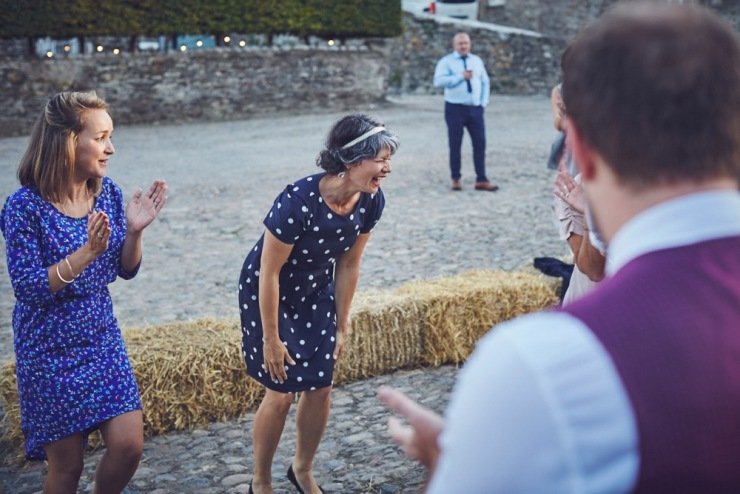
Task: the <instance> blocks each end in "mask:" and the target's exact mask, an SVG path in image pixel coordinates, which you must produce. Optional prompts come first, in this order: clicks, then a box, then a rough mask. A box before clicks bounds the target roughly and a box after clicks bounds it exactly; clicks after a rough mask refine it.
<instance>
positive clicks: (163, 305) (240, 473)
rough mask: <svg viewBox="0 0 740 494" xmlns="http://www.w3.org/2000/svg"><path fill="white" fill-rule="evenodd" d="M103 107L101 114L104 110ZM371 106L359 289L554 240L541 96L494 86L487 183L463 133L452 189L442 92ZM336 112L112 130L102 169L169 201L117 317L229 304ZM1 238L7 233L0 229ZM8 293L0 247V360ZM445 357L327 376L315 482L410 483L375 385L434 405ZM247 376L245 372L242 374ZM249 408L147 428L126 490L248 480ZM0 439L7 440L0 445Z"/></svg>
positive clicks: (450, 377) (123, 287) (15, 485)
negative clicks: (384, 149) (382, 206)
mask: <svg viewBox="0 0 740 494" xmlns="http://www.w3.org/2000/svg"><path fill="white" fill-rule="evenodd" d="M113 110H114V117H115V109H113ZM358 110H360V111H363V112H365V113H371V114H374V115H377V116H379V117H380V118H381V119H382V120H383V121H384V122H385V123H386V125H387V126H388V127H389V129H391V130H393V131H394V132H395V133H397V134H398V136H399V137H400V139H401V148H400V150H399V152H398V153H397V155H396V156H395V157H394V158H393V173H392V175H391V176H390V177H389V179H388V180H387V181H386V182H385V183H384V185H383V190H384V191H385V194H386V200H387V206H386V211H385V214H384V215H383V218H382V220H381V222H380V224H379V225H378V227H377V228H376V230H375V233H374V235H373V237H372V239H371V241H370V243H369V244H368V247H367V250H366V253H365V256H364V260H363V267H362V277H361V279H360V283H359V290H363V289H370V288H373V289H375V288H383V289H385V288H393V287H396V286H398V285H400V284H402V283H404V282H406V281H410V280H413V279H419V278H430V277H435V276H445V275H451V274H456V273H460V272H463V271H466V270H470V269H480V268H487V269H504V270H512V269H516V268H517V267H520V266H522V265H524V264H531V261H532V258H534V257H537V256H541V255H560V254H563V253H564V252H565V250H564V249H565V247H564V244H563V243H561V242H560V241H559V240H558V239H557V235H556V233H555V229H554V227H553V224H552V220H551V212H550V203H551V195H550V184H551V182H552V178H553V177H552V173H551V172H548V171H547V170H546V169H545V159H546V156H547V151H548V150H549V145H550V142H551V140H552V137H553V130H552V125H551V120H550V115H549V102H548V100H547V99H546V98H544V97H501V96H499V97H493V98H492V101H491V104H490V105H489V107H488V109H487V112H486V118H487V135H488V151H487V163H488V174H489V178H490V179H491V180H492V181H494V182H496V183H498V184H499V185H500V186H501V190H500V191H499V192H496V193H489V192H480V191H474V190H473V187H472V186H473V180H474V176H473V166H472V158H471V152H470V143H469V140H468V139H467V138H466V140H465V141H464V148H463V149H464V151H463V175H464V176H463V186H464V190H463V191H462V192H452V191H450V190H449V171H448V167H447V138H446V128H445V124H444V120H443V114H442V102H441V97H434V96H413V97H411V96H407V97H404V98H402V99H398V100H393V101H391V102H389V103H388V104H387V105H383V106H380V107H374V108H360V109H358ZM339 116H341V115H340V114H338V113H317V114H311V115H300V116H290V117H287V116H278V117H275V118H259V119H254V120H249V121H239V122H221V123H206V124H191V125H181V126H132V127H125V128H120V129H117V131H116V135H115V145H116V148H117V152H116V155H115V157H114V158H113V159H112V160H111V168H110V176H111V177H112V178H113V179H114V180H116V182H118V183H119V184H120V185H121V187H122V188H123V189H124V192H125V193H127V194H130V193H131V192H132V191H133V190H134V189H135V188H136V187H147V186H148V184H149V183H150V182H151V180H153V179H155V178H160V177H161V178H164V179H166V180H167V182H168V184H169V187H170V193H169V203H168V205H167V208H166V209H165V211H164V213H163V215H162V216H161V218H160V219H159V220H158V221H157V222H155V223H154V224H152V226H151V227H150V228H149V229H148V230H147V232H146V234H145V239H144V244H145V245H144V261H143V266H142V270H141V272H140V273H139V275H138V276H137V277H136V278H135V279H134V280H132V281H129V282H125V281H120V280H119V281H118V282H116V283H114V284H113V285H111V293H112V295H113V299H114V307H115V309H116V315H117V317H118V319H119V321H120V323H121V325H122V326H123V327H126V326H138V325H144V324H150V323H159V322H166V321H171V320H183V319H192V318H196V317H201V316H216V317H221V316H233V315H235V313H236V280H237V278H238V274H239V270H240V269H241V263H242V260H243V258H244V256H245V254H246V252H247V251H248V249H249V248H251V246H252V245H253V243H254V242H255V241H256V240H257V238H258V237H259V235H260V234H261V232H262V228H263V227H262V225H261V221H262V218H263V217H264V215H265V214H266V212H267V211H268V209H269V207H270V205H271V204H272V200H273V199H274V197H275V195H276V194H277V193H278V192H279V191H280V190H281V189H282V188H283V187H284V186H285V185H287V184H288V183H290V182H291V181H292V180H295V179H297V178H300V177H302V176H305V175H308V174H311V173H315V172H316V171H317V169H316V167H315V166H314V164H313V163H314V160H315V157H316V155H317V153H318V151H319V150H320V149H321V145H322V142H323V139H324V137H325V134H326V132H327V130H328V128H329V127H330V126H331V124H332V122H333V121H335V120H336V119H337V118H338V117H339ZM26 143H27V138H9V139H0V176H2V177H4V178H3V180H2V182H0V198H2V200H3V201H4V198H5V197H6V196H8V195H9V194H10V193H11V192H12V191H13V190H14V189H15V188H16V187H17V180H14V179H13V176H14V174H15V169H16V166H17V163H18V160H19V159H20V156H21V154H22V152H23V150H24V148H25V145H26ZM0 247H2V249H3V250H4V247H5V244H4V243H3V242H2V241H1V240H0ZM13 303H14V300H13V294H12V289H11V287H10V283H9V281H8V276H7V266H6V264H5V258H4V256H2V260H0V359H6V358H10V357H11V356H12V330H11V314H12V307H13ZM455 374H456V371H455V369H453V368H450V367H442V368H440V369H433V370H428V369H425V370H414V371H406V372H400V373H396V374H393V375H391V376H384V377H380V378H376V379H370V380H367V381H364V382H359V383H354V384H351V385H348V386H344V387H342V388H339V389H337V390H336V391H335V394H334V402H333V408H332V416H331V418H330V423H329V428H328V430H327V434H326V436H325V439H324V441H323V442H322V445H321V449H320V453H319V456H318V458H317V462H316V468H317V476H318V479H319V480H320V482H322V483H323V485H324V487H325V488H326V489H327V491H329V492H383V493H386V492H387V493H393V492H404V493H406V492H409V493H413V492H420V490H421V486H422V484H423V472H422V471H421V470H420V469H419V468H417V467H416V465H415V464H413V463H412V462H410V461H407V460H405V459H404V458H403V457H402V455H401V454H400V453H399V452H398V450H397V449H396V448H395V447H394V446H392V445H391V444H390V443H389V441H388V439H387V437H386V435H385V421H386V418H387V413H386V412H385V411H384V409H383V408H382V407H380V406H379V404H378V402H377V400H376V399H375V398H374V394H375V389H376V388H377V386H378V385H379V384H380V383H385V382H392V383H393V384H394V385H398V386H401V387H403V388H404V389H408V390H409V392H410V393H412V394H413V395H414V396H416V397H417V398H419V399H421V400H422V401H424V402H426V403H428V404H429V405H431V406H433V407H434V408H436V409H439V410H441V409H443V408H444V405H445V404H446V400H447V396H448V393H449V390H450V388H451V386H452V382H453V381H454V377H455ZM245 378H246V376H245ZM252 419H253V415H252V414H247V415H246V416H244V417H242V418H240V419H238V420H235V421H232V422H225V423H218V424H212V425H211V426H210V427H209V428H207V429H204V430H195V431H191V432H189V433H172V434H168V435H166V436H162V437H155V438H151V439H148V440H147V442H146V446H145V452H144V459H143V462H142V465H141V467H140V468H139V471H138V472H137V475H136V477H135V479H134V480H133V481H132V483H131V486H130V487H129V489H128V492H129V493H139V492H142V493H143V492H147V493H148V492H156V493H171V492H173V493H174V492H178V493H179V492H182V493H196V492H197V493H208V492H214V493H215V492H246V489H247V482H248V480H249V478H250V472H251V464H250V461H251V459H250V452H251V441H250V430H251V429H250V427H251V421H252ZM292 437H293V430H292V429H291V428H290V427H289V428H288V429H287V430H286V435H285V441H284V442H283V443H281V447H280V449H279V451H278V454H277V456H276V464H275V471H274V475H275V479H276V484H275V485H276V488H277V490H278V492H280V491H281V489H282V490H283V491H284V492H291V491H290V489H289V488H288V487H289V485H288V484H287V482H286V481H284V473H283V470H285V468H287V465H288V463H289V461H290V455H291V454H292V448H293V442H292ZM6 454H7V452H6ZM100 454H101V453H99V452H98V453H93V454H91V455H89V456H88V457H87V459H86V469H85V473H84V475H83V482H82V483H81V489H82V490H83V491H85V492H86V491H88V490H90V489H91V485H90V481H91V479H92V475H93V472H94V465H95V463H96V462H97V459H98V458H99V456H100ZM42 473H43V466H42V465H39V464H26V465H23V466H20V467H19V466H13V467H5V468H1V469H0V492H2V488H3V487H4V488H5V490H6V492H8V493H19V494H23V493H33V492H37V491H39V490H40V484H41V477H42Z"/></svg>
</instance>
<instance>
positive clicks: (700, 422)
mask: <svg viewBox="0 0 740 494" xmlns="http://www.w3.org/2000/svg"><path fill="white" fill-rule="evenodd" d="M564 74H565V76H564V83H563V84H564V91H563V92H564V94H565V97H566V101H565V105H566V107H567V109H568V121H567V126H568V132H567V134H568V139H569V141H570V142H569V146H570V149H571V150H572V152H573V153H574V156H575V160H576V163H577V164H578V167H579V170H580V172H581V177H582V179H583V187H584V189H585V191H586V195H587V197H588V201H589V205H590V207H591V211H592V213H593V215H594V217H595V220H596V222H597V224H598V227H599V229H600V231H601V232H602V233H603V235H604V237H605V239H606V240H607V243H608V256H607V267H606V271H607V278H606V280H605V281H604V282H603V283H602V285H601V286H600V287H599V288H598V289H596V290H595V291H594V292H593V293H591V294H590V295H587V296H586V297H584V298H583V299H581V300H580V301H578V302H575V303H573V304H572V305H570V306H568V307H567V308H565V309H562V310H558V311H550V312H546V313H540V314H533V315H529V316H526V317H523V318H519V319H517V320H514V321H511V322H508V323H504V324H501V325H500V326H498V327H496V328H495V331H491V332H490V333H489V334H488V335H486V336H485V337H484V338H483V339H482V340H481V341H480V342H479V344H478V346H477V348H476V350H475V352H474V354H473V355H472V356H471V358H470V360H469V361H468V362H467V363H466V365H465V368H464V369H463V370H462V371H461V373H460V377H459V381H458V383H457V385H456V386H455V389H454V391H453V396H452V399H451V402H450V405H449V407H448V409H447V411H446V413H445V417H444V418H442V417H440V416H438V415H436V414H434V413H433V412H431V411H429V410H427V409H425V408H423V407H421V406H419V405H418V404H416V403H414V402H413V401H411V400H410V399H409V398H407V397H406V396H404V395H403V394H402V393H400V392H399V391H397V390H394V389H392V388H382V389H381V390H380V391H379V395H380V398H381V400H382V401H383V402H385V403H386V404H387V405H388V406H389V407H390V408H391V409H392V410H394V411H396V412H397V413H399V414H400V415H402V416H404V417H405V419H406V420H407V421H408V425H401V423H400V422H399V421H398V420H397V419H391V420H390V421H389V429H390V433H391V435H392V436H393V438H394V439H395V440H396V441H397V442H399V443H400V444H401V445H402V447H403V448H404V450H405V451H406V452H407V453H408V454H409V455H410V456H412V457H413V458H415V459H418V460H420V461H421V462H422V463H423V464H424V465H425V466H427V467H428V468H429V469H430V483H429V486H428V492H430V493H434V494H436V493H450V492H465V493H495V492H502V493H513V492H527V493H528V492H547V493H561V492H562V493H565V492H661V493H662V492H670V493H676V492H701V493H704V492H707V493H710V492H711V493H717V492H740V194H739V193H738V179H739V178H740V40H739V39H738V34H737V33H736V32H734V31H733V30H732V28H731V27H730V26H728V25H726V24H725V23H724V22H723V21H721V20H720V19H718V18H717V17H716V16H715V15H714V14H712V13H710V12H709V11H708V10H705V9H703V8H700V7H695V6H693V7H692V6H685V5H665V4H664V5H658V4H636V3H629V4H626V5H620V6H617V7H616V8H615V9H614V10H612V11H610V12H609V13H608V14H606V15H605V16H603V17H602V18H601V19H599V20H597V21H596V22H595V23H593V24H592V25H591V26H589V27H587V28H586V29H585V30H584V31H583V32H581V33H580V34H579V35H578V36H577V37H576V39H575V40H574V41H573V42H572V43H571V46H570V49H569V50H568V53H567V55H566V57H565V61H564Z"/></svg>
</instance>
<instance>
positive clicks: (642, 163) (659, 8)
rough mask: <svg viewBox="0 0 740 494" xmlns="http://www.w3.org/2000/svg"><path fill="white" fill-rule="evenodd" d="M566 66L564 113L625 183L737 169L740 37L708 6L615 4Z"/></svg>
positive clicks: (578, 41) (576, 45)
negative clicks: (566, 113) (566, 112)
mask: <svg viewBox="0 0 740 494" xmlns="http://www.w3.org/2000/svg"><path fill="white" fill-rule="evenodd" d="M563 68H564V82H563V95H564V98H565V106H566V108H567V109H568V116H569V118H570V119H571V120H572V121H573V122H574V123H575V126H576V127H577V128H578V130H579V132H580V134H581V135H582V136H583V137H584V139H585V140H586V142H588V143H589V144H590V145H591V146H593V147H594V148H595V149H596V150H597V151H598V152H599V153H600V154H601V155H602V156H603V157H604V159H605V160H606V161H607V162H608V163H609V165H610V166H611V167H612V168H613V170H614V172H615V173H616V174H617V176H618V177H619V179H620V180H621V181H622V182H623V183H628V184H630V185H634V186H638V187H639V186H641V185H646V184H655V183H675V182H678V181H685V180H704V179H708V178H718V177H728V176H729V177H733V178H738V177H740V40H739V39H738V35H737V33H736V32H735V31H733V29H732V28H731V27H730V26H729V25H728V24H726V23H725V22H724V21H723V20H721V19H719V17H717V16H716V15H714V14H713V13H711V12H710V11H709V10H707V9H705V8H702V7H697V6H688V5H657V4H647V3H645V4H635V3H629V4H628V5H618V6H616V7H615V8H614V9H612V10H611V11H609V12H608V13H607V14H605V15H604V16H603V17H602V18H600V19H598V20H596V21H595V22H594V23H593V24H591V25H590V26H588V27H587V28H586V29H584V30H583V31H582V32H581V33H579V35H578V36H577V37H576V38H575V40H574V41H573V42H572V43H571V45H570V47H569V49H568V52H567V54H566V56H565V59H564V64H563Z"/></svg>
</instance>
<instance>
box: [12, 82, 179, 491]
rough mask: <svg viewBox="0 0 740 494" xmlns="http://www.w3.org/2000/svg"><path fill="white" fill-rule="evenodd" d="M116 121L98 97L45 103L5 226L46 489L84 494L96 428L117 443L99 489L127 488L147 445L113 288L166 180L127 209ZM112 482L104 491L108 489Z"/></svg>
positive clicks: (22, 380)
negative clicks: (90, 438) (116, 156)
mask: <svg viewBox="0 0 740 494" xmlns="http://www.w3.org/2000/svg"><path fill="white" fill-rule="evenodd" d="M112 133H113V122H112V120H111V117H110V115H109V114H108V107H107V105H106V104H105V102H104V101H103V100H101V99H100V98H98V97H97V95H95V93H79V92H69V93H59V94H57V95H56V96H54V97H53V98H52V99H51V100H50V101H49V102H48V103H47V105H46V106H45V108H44V111H43V112H42V114H41V116H40V117H39V119H38V120H37V122H36V124H35V126H34V129H33V132H32V135H31V140H30V142H29V145H28V149H27V150H26V153H25V155H24V156H23V158H22V160H21V163H20V165H19V167H18V178H19V179H20V182H21V188H20V189H18V190H17V191H16V192H15V193H13V194H12V195H11V196H10V197H9V198H8V199H7V201H6V202H5V206H4V207H3V210H2V213H0V229H1V230H2V232H3V235H4V236H5V240H6V254H7V259H8V271H9V274H10V279H11V282H12V285H13V290H14V293H15V298H16V304H15V310H14V311H13V342H14V348H15V355H16V376H17V379H18V397H19V399H20V407H21V427H22V429H23V433H24V436H25V439H26V442H25V450H26V456H27V457H28V458H29V459H44V458H46V459H48V474H47V476H46V480H45V482H44V492H45V493H46V492H70V493H74V492H77V485H78V482H79V478H80V474H81V473H82V466H83V453H84V448H85V444H86V438H87V435H88V434H89V433H90V432H91V431H92V430H94V429H100V430H101V433H102V435H103V439H104V441H105V444H106V446H107V449H106V452H105V454H104V455H103V458H102V459H101V460H100V464H99V465H98V468H97V471H96V474H95V483H96V489H95V492H121V491H123V489H124V488H125V486H126V484H127V483H128V481H129V479H130V478H131V477H132V476H133V474H134V472H135V471H136V467H137V466H138V463H139V459H140V457H141V452H142V448H143V441H144V437H143V425H142V416H141V401H140V399H139V390H138V387H137V385H136V381H135V379H134V376H133V373H132V371H131V365H130V363H129V360H128V356H127V354H126V348H125V347H124V343H123V340H122V338H121V331H120V329H119V328H118V323H117V321H116V318H115V317H114V315H113V307H112V305H111V298H110V294H109V292H108V284H109V283H112V282H113V281H115V279H116V278H117V277H118V276H120V277H122V278H124V279H129V278H133V277H134V276H135V275H136V272H137V271H138V269H139V264H140V261H141V237H142V231H143V230H144V228H146V227H147V225H149V224H150V223H151V222H152V221H153V220H154V218H156V216H157V214H159V212H160V211H161V209H162V207H163V206H164V204H165V200H166V192H167V186H166V185H165V183H164V182H162V181H155V182H154V184H153V185H152V186H151V188H150V189H149V191H148V192H147V193H146V194H143V193H142V192H141V191H138V192H136V193H135V194H134V196H133V198H132V199H131V201H130V202H129V203H128V205H127V206H126V208H125V210H124V207H123V195H122V193H121V189H120V188H119V187H118V186H117V185H116V184H115V183H114V182H113V181H112V180H110V179H109V178H107V177H106V176H105V175H106V171H107V168H108V160H109V159H110V157H111V155H112V154H113V153H114V148H113V143H112V142H111V135H112ZM101 489H105V490H104V491H103V490H101Z"/></svg>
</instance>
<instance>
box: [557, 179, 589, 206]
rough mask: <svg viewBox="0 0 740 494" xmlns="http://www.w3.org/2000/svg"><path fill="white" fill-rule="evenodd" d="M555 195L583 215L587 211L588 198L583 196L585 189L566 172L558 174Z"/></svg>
mask: <svg viewBox="0 0 740 494" xmlns="http://www.w3.org/2000/svg"><path fill="white" fill-rule="evenodd" d="M553 194H555V195H556V196H557V197H559V198H560V199H562V200H563V201H565V202H566V203H567V204H568V205H569V206H570V207H572V208H573V209H575V210H576V211H578V212H579V213H581V214H583V211H584V210H585V209H586V198H585V197H584V194H583V187H581V184H579V183H578V182H576V181H575V180H574V179H573V177H571V176H570V174H569V173H568V172H567V171H565V170H562V171H560V172H558V176H557V178H556V179H555V184H554V186H553Z"/></svg>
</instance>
